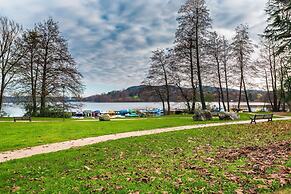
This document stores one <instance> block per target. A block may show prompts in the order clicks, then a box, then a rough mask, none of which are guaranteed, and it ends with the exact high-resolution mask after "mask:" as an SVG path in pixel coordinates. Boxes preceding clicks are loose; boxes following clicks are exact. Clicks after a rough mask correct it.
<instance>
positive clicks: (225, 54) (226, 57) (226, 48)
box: [222, 36, 231, 112]
mask: <svg viewBox="0 0 291 194" xmlns="http://www.w3.org/2000/svg"><path fill="white" fill-rule="evenodd" d="M222 42H223V46H222V63H223V72H224V81H225V90H226V102H227V111H228V112H229V111H230V104H229V102H230V98H229V72H230V66H229V61H230V57H231V46H230V44H229V42H228V40H226V38H225V37H224V36H223V37H222Z"/></svg>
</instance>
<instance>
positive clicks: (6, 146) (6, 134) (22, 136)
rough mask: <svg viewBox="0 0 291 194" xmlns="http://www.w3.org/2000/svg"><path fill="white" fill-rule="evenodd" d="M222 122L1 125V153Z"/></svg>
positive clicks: (169, 119)
mask: <svg viewBox="0 0 291 194" xmlns="http://www.w3.org/2000/svg"><path fill="white" fill-rule="evenodd" d="M248 119H249V116H248V114H241V120H248ZM215 122H222V121H219V119H218V118H214V119H213V120H212V121H204V122H202V121H201V122H200V121H196V122H194V121H193V120H192V118H191V117H190V115H184V116H165V117H157V118H148V119H138V120H135V119H129V120H116V121H111V122H99V121H97V120H96V121H94V120H92V121H76V120H71V119H68V120H65V121H64V122H62V120H59V121H50V120H49V119H48V120H44V122H32V123H29V122H25V123H23V122H17V123H13V122H0V151H7V150H14V149H19V148H25V147H31V146H36V145H43V144H48V143H55V142H61V141H67V140H74V139H80V138H86V137H96V136H101V135H108V134H115V133H122V132H130V131H141V130H148V129H156V128H166V127H176V126H183V125H195V124H204V123H215Z"/></svg>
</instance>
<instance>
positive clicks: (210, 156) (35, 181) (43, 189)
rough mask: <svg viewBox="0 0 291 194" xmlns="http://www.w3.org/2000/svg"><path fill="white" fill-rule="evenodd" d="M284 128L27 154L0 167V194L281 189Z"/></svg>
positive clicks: (236, 129) (287, 135) (188, 133)
mask: <svg viewBox="0 0 291 194" xmlns="http://www.w3.org/2000/svg"><path fill="white" fill-rule="evenodd" d="M290 130H291V122H290V121H285V122H273V123H261V124H257V125H233V126H227V127H225V126H223V127H211V128H204V129H193V130H185V131H179V132H169V133H163V134H158V135H151V136H143V137H135V138H127V139H120V140H116V141H111V142H104V143H100V144H96V145H91V146H86V147H83V148H76V149H71V150H67V151H61V152H57V153H51V154H45V155H38V156H33V157H31V158H25V159H20V160H15V161H10V162H6V163H2V164H0V172H1V173H0V193H9V192H18V193H94V192H97V193H98V192H103V193H116V192H118V193H163V192H164V193H264V192H273V191H277V190H280V189H281V187H282V186H285V188H286V190H285V191H288V189H289V188H290V185H288V181H287V180H288V179H289V178H290V177H289V178H288V176H289V175H288V174H287V177H286V176H285V175H284V173H283V172H284V170H285V172H288V167H289V168H290V167H291V160H290V158H289V160H288V152H286V150H285V149H286V142H289V144H287V146H288V145H289V146H290V140H291V131H290ZM282 142H285V147H284V146H282ZM270 145H274V146H273V147H272V146H271V147H270ZM287 148H288V147H287ZM270 149H271V151H269V150H270ZM287 151H288V149H287ZM285 152H286V153H285ZM241 153H243V154H241ZM286 155H287V156H286ZM289 157H290V156H289ZM283 175H284V176H283ZM289 180H290V179H289ZM289 183H290V182H289ZM289 190H290V189H289ZM280 192H283V191H280Z"/></svg>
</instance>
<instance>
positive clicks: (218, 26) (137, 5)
mask: <svg viewBox="0 0 291 194" xmlns="http://www.w3.org/2000/svg"><path fill="white" fill-rule="evenodd" d="M184 2H185V0H0V16H6V17H8V18H10V19H13V20H15V21H16V22H18V23H20V24H22V25H23V27H24V28H31V27H33V25H34V24H35V23H38V22H41V21H44V20H46V19H48V18H49V17H52V18H53V19H54V20H56V21H58V22H59V26H60V30H61V32H62V35H63V36H64V37H65V38H66V39H67V40H68V43H69V48H70V51H71V53H72V55H73V57H74V58H75V60H76V62H77V64H78V67H79V70H80V71H81V73H82V74H83V76H84V79H83V83H84V84H85V86H86V90H85V93H84V96H88V95H94V94H100V93H104V92H109V91H112V90H120V89H125V88H127V87H130V86H134V85H139V84H140V83H141V82H142V81H143V79H144V77H145V74H146V72H147V69H148V67H149V57H150V56H151V52H152V51H153V50H156V49H158V48H159V49H162V48H168V47H171V46H172V45H173V42H174V39H175V30H176V28H177V22H176V18H177V12H178V10H179V8H180V6H181V5H182V4H183V3H184ZM206 2H207V5H208V8H209V10H210V13H211V17H212V19H213V30H216V31H217V32H219V33H221V34H223V35H225V36H226V37H228V38H229V39H231V37H232V36H233V34H234V29H235V27H236V26H238V25H239V24H248V25H249V27H250V32H251V38H252V39H253V41H254V42H255V43H256V42H258V37H257V35H258V34H261V33H262V32H263V30H264V28H265V25H266V24H265V23H266V22H265V20H266V16H265V13H264V8H265V4H266V2H267V0H255V1H254V0H206Z"/></svg>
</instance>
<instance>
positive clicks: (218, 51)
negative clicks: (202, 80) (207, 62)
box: [208, 32, 227, 111]
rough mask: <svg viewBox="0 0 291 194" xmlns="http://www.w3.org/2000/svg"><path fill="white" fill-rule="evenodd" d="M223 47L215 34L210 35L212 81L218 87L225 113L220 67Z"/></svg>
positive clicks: (219, 38) (220, 39)
mask: <svg viewBox="0 0 291 194" xmlns="http://www.w3.org/2000/svg"><path fill="white" fill-rule="evenodd" d="M223 47H224V41H223V39H222V37H220V36H219V35H218V34H217V33H216V32H212V33H210V38H209V44H208V54H209V56H210V57H211V63H213V64H215V65H214V67H215V70H214V72H215V73H214V74H213V75H214V76H215V78H217V79H214V81H215V82H216V83H218V85H219V99H220V100H221V102H222V105H223V108H224V111H226V110H227V109H226V105H225V98H224V92H223V86H222V78H223V75H222V66H223V51H224V50H223Z"/></svg>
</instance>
